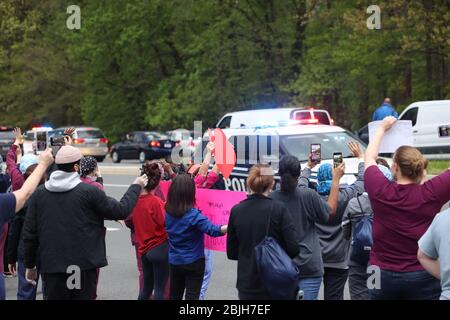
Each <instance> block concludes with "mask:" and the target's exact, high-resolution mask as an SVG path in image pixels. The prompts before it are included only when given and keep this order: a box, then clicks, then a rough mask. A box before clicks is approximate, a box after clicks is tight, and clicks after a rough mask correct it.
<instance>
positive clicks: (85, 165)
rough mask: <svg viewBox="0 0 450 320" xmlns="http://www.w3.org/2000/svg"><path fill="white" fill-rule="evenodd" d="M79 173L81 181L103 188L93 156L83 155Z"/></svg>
mask: <svg viewBox="0 0 450 320" xmlns="http://www.w3.org/2000/svg"><path fill="white" fill-rule="evenodd" d="M80 175H81V181H82V182H83V183H86V184H89V185H91V186H94V187H96V188H97V189H100V190H103V178H102V175H101V173H100V170H99V168H98V164H97V160H96V159H95V158H94V157H90V156H88V157H83V158H81V161H80Z"/></svg>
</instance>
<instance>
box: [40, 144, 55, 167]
mask: <svg viewBox="0 0 450 320" xmlns="http://www.w3.org/2000/svg"><path fill="white" fill-rule="evenodd" d="M39 163H40V164H43V165H45V166H46V167H49V166H50V165H51V164H52V163H53V153H52V149H50V148H47V149H46V150H45V151H44V152H42V153H41V154H40V155H39Z"/></svg>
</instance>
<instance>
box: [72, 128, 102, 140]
mask: <svg viewBox="0 0 450 320" xmlns="http://www.w3.org/2000/svg"><path fill="white" fill-rule="evenodd" d="M77 135H78V138H83V139H101V138H104V137H105V136H104V135H103V133H102V132H101V131H100V130H77Z"/></svg>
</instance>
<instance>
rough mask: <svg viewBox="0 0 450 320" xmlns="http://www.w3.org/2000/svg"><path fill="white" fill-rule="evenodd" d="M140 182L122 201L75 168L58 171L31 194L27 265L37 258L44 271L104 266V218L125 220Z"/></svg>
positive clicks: (26, 227) (26, 226) (25, 233)
mask: <svg viewBox="0 0 450 320" xmlns="http://www.w3.org/2000/svg"><path fill="white" fill-rule="evenodd" d="M140 192H141V187H140V186H139V185H131V186H130V188H129V189H128V191H127V192H126V193H125V195H124V196H123V198H122V199H121V200H120V202H119V201H117V200H115V199H113V198H110V197H107V196H106V194H105V193H104V192H103V191H101V190H99V189H97V188H95V187H93V186H90V185H87V184H85V183H81V180H80V178H79V176H78V174H77V173H65V172H62V171H55V172H53V173H52V175H51V176H50V180H49V181H47V182H46V183H45V185H44V186H40V187H39V188H38V189H37V190H36V191H35V193H34V194H33V195H32V197H31V199H30V202H29V204H28V211H27V216H26V219H25V224H24V227H23V240H24V251H25V266H26V267H27V268H33V267H34V266H35V265H36V252H37V251H38V248H39V262H40V267H41V272H42V273H58V272H64V273H65V272H66V271H67V267H68V266H71V265H76V266H78V267H79V268H80V269H81V270H89V269H94V268H100V267H104V266H106V265H107V264H108V263H107V261H106V249H105V234H106V229H105V226H104V219H110V220H122V219H125V218H126V217H127V216H128V215H129V214H130V213H131V211H132V210H133V208H134V206H135V205H136V202H137V200H138V197H139V194H140Z"/></svg>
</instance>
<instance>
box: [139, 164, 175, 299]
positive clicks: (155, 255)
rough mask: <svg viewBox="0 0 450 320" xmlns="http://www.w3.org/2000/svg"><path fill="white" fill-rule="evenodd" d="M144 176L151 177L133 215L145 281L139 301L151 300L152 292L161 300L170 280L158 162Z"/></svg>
mask: <svg viewBox="0 0 450 320" xmlns="http://www.w3.org/2000/svg"><path fill="white" fill-rule="evenodd" d="M143 173H144V174H146V175H147V177H148V184H147V186H146V187H145V189H144V191H143V192H142V194H141V196H140V197H139V200H138V202H137V204H136V206H135V208H134V210H133V212H132V215H133V225H134V232H135V234H136V240H137V243H138V253H139V256H140V257H141V260H142V270H143V278H144V279H143V288H142V291H141V292H140V294H139V300H148V299H149V297H150V296H151V294H152V292H153V290H154V299H155V300H162V299H163V297H164V288H165V286H166V283H167V280H168V277H169V261H168V259H169V258H168V254H169V245H168V242H167V233H166V230H165V226H164V225H165V210H164V203H163V201H162V200H161V199H160V198H159V197H158V196H156V195H155V190H156V189H157V187H158V185H159V182H160V180H161V171H160V167H159V165H158V163H147V164H145V165H144V166H143Z"/></svg>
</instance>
